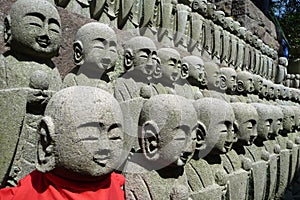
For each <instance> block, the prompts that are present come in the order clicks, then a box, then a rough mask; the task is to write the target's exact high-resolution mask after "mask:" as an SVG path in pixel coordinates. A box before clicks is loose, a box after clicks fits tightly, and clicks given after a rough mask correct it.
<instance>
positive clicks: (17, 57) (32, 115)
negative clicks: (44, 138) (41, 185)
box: [0, 0, 62, 187]
mask: <svg viewBox="0 0 300 200" xmlns="http://www.w3.org/2000/svg"><path fill="white" fill-rule="evenodd" d="M61 39H62V38H61V22H60V17H59V14H58V11H57V10H56V8H55V7H54V6H53V4H51V3H49V2H48V1H44V0H42V1H38V0H29V1H27V0H19V1H17V2H15V3H14V4H13V5H12V7H11V10H10V11H9V15H8V16H7V17H6V18H5V20H4V41H5V43H6V45H7V46H8V47H9V50H8V51H6V52H5V53H4V54H3V55H1V59H0V60H1V61H0V62H1V65H0V89H2V90H1V99H2V100H1V101H2V103H1V110H2V111H3V112H5V113H7V116H6V117H4V118H2V119H1V123H0V124H1V125H0V126H1V127H0V132H1V133H3V135H2V139H1V141H0V143H1V146H2V148H1V150H0V153H1V155H5V156H4V157H3V160H2V161H1V164H0V168H1V170H0V184H1V187H4V186H6V185H15V184H16V183H17V181H18V180H19V179H20V178H22V177H23V176H25V175H26V174H27V173H29V172H30V171H32V170H33V169H34V160H35V157H36V155H35V154H34V149H35V145H36V137H34V134H35V132H36V128H37V127H36V126H37V121H38V120H39V118H40V117H41V116H42V114H43V113H44V109H45V106H46V105H47V103H48V101H49V99H50V98H51V96H52V95H53V94H54V93H55V91H57V90H59V88H60V86H61V77H60V74H59V72H58V70H57V68H56V67H55V65H54V64H53V62H52V61H51V59H52V58H53V57H54V56H57V55H58V52H59V47H60V43H61ZM12 99H13V100H12ZM8 102H14V103H13V105H14V106H13V107H11V106H9V107H8V106H7V103H8ZM2 106H3V107H2ZM8 127H9V128H8ZM8 143H9V145H8Z"/></svg>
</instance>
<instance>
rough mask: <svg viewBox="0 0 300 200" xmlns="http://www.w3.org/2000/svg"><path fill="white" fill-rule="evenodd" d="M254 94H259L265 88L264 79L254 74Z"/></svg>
mask: <svg viewBox="0 0 300 200" xmlns="http://www.w3.org/2000/svg"><path fill="white" fill-rule="evenodd" d="M253 85H254V91H253V92H254V93H255V94H259V93H260V92H261V90H262V86H263V78H262V77H261V76H260V75H257V74H253Z"/></svg>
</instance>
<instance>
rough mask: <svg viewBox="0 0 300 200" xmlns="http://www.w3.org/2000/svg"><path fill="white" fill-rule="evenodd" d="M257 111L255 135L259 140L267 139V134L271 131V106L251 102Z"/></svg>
mask: <svg viewBox="0 0 300 200" xmlns="http://www.w3.org/2000/svg"><path fill="white" fill-rule="evenodd" d="M251 105H252V106H253V107H254V108H255V109H256V111H257V114H258V121H257V136H258V138H260V139H261V140H267V139H268V137H269V134H271V133H272V131H273V129H272V125H273V124H272V122H273V119H272V107H271V106H270V105H267V104H263V103H252V104H251Z"/></svg>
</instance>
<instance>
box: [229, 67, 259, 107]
mask: <svg viewBox="0 0 300 200" xmlns="http://www.w3.org/2000/svg"><path fill="white" fill-rule="evenodd" d="M236 82H237V88H236V94H237V95H235V96H234V97H232V100H231V101H232V102H244V103H246V102H247V100H248V98H247V97H248V95H249V94H251V93H252V92H253V91H254V85H253V74H251V73H250V72H247V71H240V72H237V81H236Z"/></svg>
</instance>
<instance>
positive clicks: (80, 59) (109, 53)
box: [63, 22, 118, 92]
mask: <svg viewBox="0 0 300 200" xmlns="http://www.w3.org/2000/svg"><path fill="white" fill-rule="evenodd" d="M117 57H118V54H117V38H116V34H115V32H114V30H113V29H111V28H110V27H109V26H107V25H105V24H102V23H99V22H91V23H88V24H85V25H83V26H82V27H81V28H80V29H79V30H78V31H77V33H76V35H75V40H74V43H73V60H74V63H75V65H76V67H75V68H74V69H73V70H72V71H71V72H70V73H69V74H68V75H67V76H66V77H65V79H64V81H63V87H69V86H74V85H82V86H83V85H84V86H93V87H99V88H102V89H105V90H108V91H109V84H107V82H110V78H109V73H110V72H112V71H113V70H114V67H115V63H116V60H117ZM110 92H111V91H110Z"/></svg>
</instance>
